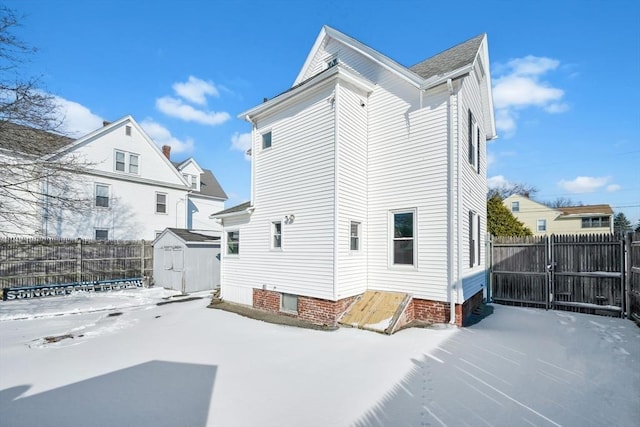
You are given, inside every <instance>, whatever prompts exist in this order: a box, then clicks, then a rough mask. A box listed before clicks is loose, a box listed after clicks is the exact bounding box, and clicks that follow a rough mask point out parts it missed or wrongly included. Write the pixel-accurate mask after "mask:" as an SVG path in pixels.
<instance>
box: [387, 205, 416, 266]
mask: <svg viewBox="0 0 640 427" xmlns="http://www.w3.org/2000/svg"><path fill="white" fill-rule="evenodd" d="M391 222H392V224H391V225H392V227H391V228H392V230H393V236H392V242H393V243H392V246H393V247H392V260H393V264H395V265H414V264H415V233H414V231H415V230H414V228H415V212H414V211H402V212H392V214H391Z"/></svg>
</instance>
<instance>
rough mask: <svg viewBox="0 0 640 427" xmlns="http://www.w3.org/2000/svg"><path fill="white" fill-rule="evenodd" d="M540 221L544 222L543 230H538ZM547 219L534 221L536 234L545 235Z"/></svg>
mask: <svg viewBox="0 0 640 427" xmlns="http://www.w3.org/2000/svg"><path fill="white" fill-rule="evenodd" d="M540 221H542V222H544V230H540ZM547 228H548V227H547V219H546V218H538V219H536V232H538V233H546V232H547Z"/></svg>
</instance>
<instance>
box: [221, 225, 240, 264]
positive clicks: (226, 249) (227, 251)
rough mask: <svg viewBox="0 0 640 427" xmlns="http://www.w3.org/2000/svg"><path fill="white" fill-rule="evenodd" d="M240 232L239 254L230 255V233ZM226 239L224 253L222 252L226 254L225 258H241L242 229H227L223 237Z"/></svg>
mask: <svg viewBox="0 0 640 427" xmlns="http://www.w3.org/2000/svg"><path fill="white" fill-rule="evenodd" d="M236 231H237V232H238V253H237V254H230V253H229V244H228V243H229V242H228V240H229V233H234V232H236ZM222 237H223V238H224V242H223V243H224V251H222V253H223V254H224V256H225V257H228V258H239V257H240V229H239V228H231V229H227V230H224V234H223V236H222Z"/></svg>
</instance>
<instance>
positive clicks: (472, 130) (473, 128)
mask: <svg viewBox="0 0 640 427" xmlns="http://www.w3.org/2000/svg"><path fill="white" fill-rule="evenodd" d="M479 134H480V133H479V131H478V124H477V123H476V119H475V118H474V117H473V113H472V112H471V110H469V133H468V135H467V139H468V141H469V153H468V154H469V164H470V165H471V166H473V168H474V169H475V170H476V172H477V171H478V153H479V150H478V140H477V138H478V135H479Z"/></svg>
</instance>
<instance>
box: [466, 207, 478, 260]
mask: <svg viewBox="0 0 640 427" xmlns="http://www.w3.org/2000/svg"><path fill="white" fill-rule="evenodd" d="M477 265H480V215H478V214H477V213H475V212H474V211H469V267H475V266H477Z"/></svg>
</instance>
